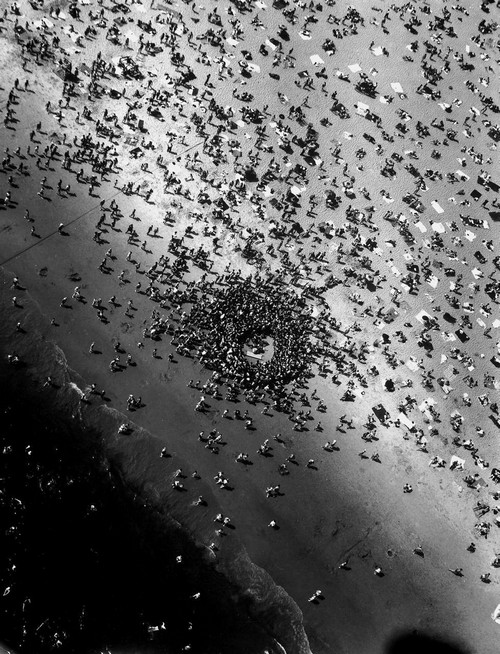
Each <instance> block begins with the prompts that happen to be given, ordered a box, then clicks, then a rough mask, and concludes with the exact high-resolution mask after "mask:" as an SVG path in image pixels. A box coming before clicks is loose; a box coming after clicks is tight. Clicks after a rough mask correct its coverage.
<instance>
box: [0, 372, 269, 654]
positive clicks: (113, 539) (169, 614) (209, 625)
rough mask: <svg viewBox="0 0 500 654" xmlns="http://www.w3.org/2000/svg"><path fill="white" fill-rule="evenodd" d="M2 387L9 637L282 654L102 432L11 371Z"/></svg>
mask: <svg viewBox="0 0 500 654" xmlns="http://www.w3.org/2000/svg"><path fill="white" fill-rule="evenodd" d="M16 374H17V375H19V371H17V373H16ZM18 379H19V382H21V379H20V377H19V378H18ZM0 381H1V382H2V386H3V388H4V389H5V390H4V391H3V393H2V395H1V396H0V449H1V450H2V451H3V455H2V458H1V460H0V491H1V492H0V529H1V531H2V534H4V536H3V538H2V541H3V547H2V551H3V556H2V559H1V561H0V588H2V589H6V591H5V592H3V596H0V624H1V625H2V626H1V628H0V631H1V633H0V638H1V639H2V640H3V641H4V642H5V643H6V644H7V645H8V646H9V647H12V648H14V649H15V650H16V651H17V652H18V654H24V653H29V654H32V653H33V652H36V653H37V654H49V652H50V653H51V652H55V651H57V652H58V653H60V654H69V653H71V654H94V652H95V653H97V652H101V651H106V649H105V648H106V647H109V648H112V651H115V649H114V648H117V647H118V648H120V649H122V648H125V649H126V650H127V651H129V650H130V651H142V652H147V653H148V654H150V653H154V652H163V653H165V654H170V653H173V652H175V653H177V652H182V651H188V650H185V649H184V648H185V647H186V646H190V649H189V651H190V652H191V653H194V652H200V653H201V652H202V653H203V654H215V653H217V654H226V653H227V654H229V653H231V654H238V653H241V654H243V653H244V654H252V653H254V652H255V653H257V652H262V651H264V650H265V649H267V650H268V651H270V652H273V651H275V650H274V648H273V646H272V644H271V643H272V641H271V638H270V637H269V636H268V634H267V633H266V632H265V631H264V630H263V629H262V628H261V627H260V625H258V624H257V623H256V622H254V621H253V620H252V619H250V618H249V615H248V612H247V608H248V607H247V604H246V602H245V601H244V600H238V595H237V589H236V588H235V587H234V586H232V585H231V584H230V583H229V582H228V581H227V580H226V579H225V578H224V577H222V576H221V575H220V574H219V573H217V572H216V571H215V569H214V568H213V567H212V566H211V565H210V564H209V563H207V561H206V559H205V558H204V555H203V553H202V551H201V550H199V549H198V548H197V547H196V546H195V545H194V544H193V543H192V541H191V540H190V539H188V537H187V536H186V534H185V532H183V531H182V530H181V529H179V528H176V527H175V526H173V525H171V524H170V522H169V521H168V520H166V519H165V516H163V515H161V514H159V513H158V511H157V510H156V509H155V507H153V506H151V505H149V504H148V503H145V501H144V500H143V499H142V498H141V497H140V496H138V495H136V494H135V493H134V492H133V490H132V489H130V488H128V487H127V484H126V483H125V481H124V475H123V471H121V470H118V469H114V468H113V466H111V465H110V463H109V462H108V461H107V460H105V459H104V458H103V455H102V453H101V452H102V448H101V446H100V441H101V436H100V435H99V434H97V433H89V431H88V430H86V431H85V432H84V431H83V430H82V429H81V428H80V427H79V426H78V424H77V423H76V422H75V421H70V420H65V419H63V418H62V417H61V416H60V414H58V413H56V412H55V411H54V409H53V408H52V407H51V405H50V404H49V401H50V400H49V399H47V398H46V397H45V396H43V399H41V397H39V396H35V395H34V396H33V397H29V396H28V395H27V389H26V386H25V385H23V384H21V383H19V384H15V385H12V384H11V383H9V384H5V383H4V382H5V379H4V378H3V375H2V372H1V371H0ZM60 392H63V391H60ZM179 556H181V557H182V561H181V562H180V563H179V562H178V559H177V557H179ZM198 593H200V595H199V597H198V596H197V594H198Z"/></svg>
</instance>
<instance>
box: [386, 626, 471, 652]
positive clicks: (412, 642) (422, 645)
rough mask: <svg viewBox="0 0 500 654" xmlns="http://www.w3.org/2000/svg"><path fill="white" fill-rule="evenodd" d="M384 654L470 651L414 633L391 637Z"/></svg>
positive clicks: (446, 641) (438, 639)
mask: <svg viewBox="0 0 500 654" xmlns="http://www.w3.org/2000/svg"><path fill="white" fill-rule="evenodd" d="M384 654H470V651H469V650H465V649H464V648H463V647H462V646H461V645H458V644H457V643H453V642H451V641H449V640H444V639H443V638H441V637H438V636H433V635H426V634H419V633H417V632H416V631H414V632H409V633H399V634H397V635H396V636H393V637H392V638H391V640H390V641H389V643H388V644H387V646H386V648H385V650H384Z"/></svg>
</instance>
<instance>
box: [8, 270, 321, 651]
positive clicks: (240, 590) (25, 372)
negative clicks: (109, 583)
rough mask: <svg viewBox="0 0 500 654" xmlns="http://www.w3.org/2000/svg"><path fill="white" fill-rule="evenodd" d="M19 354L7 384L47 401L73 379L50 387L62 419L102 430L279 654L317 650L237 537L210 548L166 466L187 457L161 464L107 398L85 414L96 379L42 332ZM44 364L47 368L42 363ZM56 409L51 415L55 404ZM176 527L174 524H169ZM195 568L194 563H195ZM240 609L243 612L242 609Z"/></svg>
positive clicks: (145, 497) (152, 507) (208, 527)
mask: <svg viewBox="0 0 500 654" xmlns="http://www.w3.org/2000/svg"><path fill="white" fill-rule="evenodd" d="M4 275H5V276H7V273H6V272H5V271H3V270H2V276H4ZM24 301H25V303H26V305H31V307H30V308H28V306H27V307H26V308H27V311H28V312H29V313H30V314H31V320H30V322H31V323H32V322H33V314H35V313H38V308H37V307H36V306H35V304H34V303H33V301H32V300H31V298H29V296H28V294H25V299H24ZM0 303H1V302H0ZM38 319H39V320H40V321H41V322H42V321H44V320H45V319H44V318H43V317H42V316H41V314H40V315H39V316H38ZM9 345H10V344H9V342H8V339H6V338H5V325H4V329H2V333H1V335H0V351H1V353H2V359H3V360H4V361H5V357H6V354H7V353H8V352H9V351H10V350H11V348H10V347H9ZM42 350H43V354H42ZM50 350H52V352H51V353H50ZM16 352H18V353H19V355H20V357H21V360H22V361H25V365H23V366H22V367H20V368H16V367H15V366H12V367H9V368H8V369H7V370H6V366H5V364H2V367H3V374H1V373H0V374H1V376H2V378H3V380H4V381H5V376H6V375H5V373H8V377H10V379H11V381H14V380H16V386H17V387H18V388H21V387H23V384H22V383H21V384H19V380H17V379H16V378H18V377H23V376H24V377H26V378H28V379H29V380H30V382H31V384H30V386H31V388H30V387H29V386H27V387H26V388H25V389H24V391H23V392H24V393H25V394H26V395H27V396H29V395H30V394H31V393H33V392H34V393H35V394H36V397H37V398H38V401H43V399H42V398H43V395H44V394H45V392H46V390H47V389H45V390H42V391H38V393H37V392H36V390H35V387H36V386H38V387H40V383H41V382H42V381H43V378H44V377H45V376H46V375H51V376H52V377H53V378H54V379H64V380H65V381H64V382H63V383H62V384H60V385H59V387H58V388H57V389H54V390H53V389H48V390H49V393H51V397H50V399H49V400H48V402H49V406H50V404H53V410H52V411H53V412H56V413H57V414H58V419H60V420H62V421H67V420H68V419H71V420H73V421H74V423H75V430H76V431H77V432H78V433H86V432H87V433H91V432H94V433H95V434H96V436H94V437H93V439H97V440H98V441H99V442H98V445H97V447H98V448H99V451H100V454H101V456H102V457H103V463H104V465H105V467H107V466H109V467H110V469H114V470H115V474H117V475H118V477H119V478H120V479H121V481H122V483H123V486H124V490H125V489H126V492H127V493H131V494H132V496H133V497H134V499H135V501H136V502H137V501H138V502H139V503H142V502H144V505H145V506H148V511H149V512H150V513H151V516H152V517H153V516H156V518H157V519H158V526H160V525H161V523H162V522H165V524H164V528H165V529H166V531H167V532H170V531H171V529H172V528H174V529H175V528H177V529H180V530H181V532H182V533H185V534H186V536H187V538H188V540H189V541H190V542H192V543H193V546H194V547H195V548H196V550H198V551H199V552H200V556H201V557H202V559H203V560H204V563H203V565H205V566H207V567H209V568H213V569H214V571H216V573H217V574H220V575H222V576H223V577H224V578H225V579H227V581H228V583H229V584H231V585H233V586H234V591H233V592H232V593H231V597H232V599H231V600H230V603H231V602H233V601H234V602H235V604H234V606H235V607H236V606H238V605H243V606H245V605H246V607H247V610H248V612H249V617H251V619H252V620H254V621H255V625H256V629H264V630H265V632H266V633H267V634H269V636H272V637H273V638H274V639H275V641H276V643H275V645H276V647H277V649H276V654H280V653H281V652H282V651H285V650H286V652H287V653H288V654H294V653H295V654H309V653H310V649H309V647H308V644H307V637H306V636H305V632H304V631H303V627H302V624H301V621H302V615H301V613H300V611H299V610H298V607H296V605H295V603H294V602H293V600H292V599H291V598H290V597H289V596H288V595H287V594H286V593H285V592H284V590H283V589H282V588H280V587H279V586H277V585H276V584H275V583H274V581H273V580H272V578H271V577H270V575H268V573H266V572H265V571H264V570H262V569H261V568H259V567H258V566H256V565H255V564H253V563H252V562H251V560H250V558H249V557H248V554H247V552H246V551H245V549H244V548H243V546H242V544H241V543H240V542H239V539H238V537H237V535H235V536H232V537H231V538H230V539H226V541H225V542H224V545H223V546H222V547H221V548H220V549H218V551H217V552H216V553H214V552H211V551H210V550H208V553H207V548H206V545H203V541H206V539H207V537H208V536H209V534H210V532H211V531H212V530H213V526H212V525H213V522H212V520H211V519H210V518H209V516H208V515H207V511H206V510H203V509H202V513H203V514H205V515H203V516H201V517H200V516H198V517H195V519H194V520H193V519H192V516H191V519H190V517H189V511H186V508H187V506H186V502H185V501H184V498H183V499H182V500H181V501H178V500H179V494H178V493H177V492H176V491H172V490H171V489H169V486H170V484H167V482H166V481H165V467H166V466H165V463H166V464H167V478H169V477H173V472H174V471H175V470H176V469H178V468H182V467H185V462H183V461H182V459H180V458H179V457H178V456H177V455H173V456H169V458H168V459H167V460H165V459H161V461H160V460H159V457H158V454H157V446H156V447H155V445H156V443H157V442H158V439H157V438H156V437H154V436H152V435H151V434H149V433H148V432H147V431H146V430H145V429H143V428H141V427H139V426H138V425H136V424H134V423H133V420H130V418H129V416H125V415H124V414H123V413H121V412H120V411H118V410H117V409H115V408H113V407H109V406H107V405H106V404H105V403H101V404H99V405H96V406H92V407H91V408H90V407H86V409H87V410H86V411H85V415H84V413H83V412H82V408H83V405H82V404H81V403H80V402H79V397H81V396H82V395H83V390H82V389H84V388H85V387H87V388H88V384H86V383H85V382H84V380H82V379H81V377H80V376H79V375H78V374H77V373H76V372H75V371H74V370H72V369H71V368H69V366H68V364H67V361H66V357H65V354H64V353H63V352H62V350H61V349H60V348H59V347H58V346H56V345H55V344H52V343H50V342H48V341H45V340H42V339H41V335H40V333H36V332H31V333H30V336H26V338H24V339H23V350H22V351H20V350H19V349H18V348H16ZM35 352H36V353H37V354H36V357H37V359H36V361H35V362H32V361H30V358H31V357H32V356H33V355H34V353H35ZM25 357H26V359H25ZM38 357H39V358H38ZM42 362H43V370H41V369H40V368H39V367H38V364H39V363H42ZM9 387H11V386H10V384H9ZM11 388H12V387H11ZM89 408H90V410H88V409H89ZM48 413H49V414H50V413H51V409H49V410H48ZM123 422H128V423H130V424H131V425H133V433H132V434H131V435H126V436H121V435H119V434H118V433H117V429H118V426H119V425H120V424H122V423H123ZM158 463H160V464H161V465H158ZM101 465H102V463H101ZM198 491H200V494H202V495H203V497H204V498H205V499H206V501H207V506H209V507H210V508H209V513H210V514H212V513H215V512H218V509H217V500H216V498H215V497H214V496H213V494H212V492H211V491H210V489H209V488H208V486H207V485H206V483H204V482H203V481H200V482H199V485H198V487H197V492H198ZM190 495H192V493H190ZM169 524H170V525H171V527H168V525H169ZM187 565H188V566H189V562H187ZM235 610H236V609H235ZM237 610H238V611H240V610H241V608H239V609H237ZM278 638H279V639H280V640H281V641H282V643H285V644H286V647H284V648H283V645H279V642H278ZM281 648H283V649H281Z"/></svg>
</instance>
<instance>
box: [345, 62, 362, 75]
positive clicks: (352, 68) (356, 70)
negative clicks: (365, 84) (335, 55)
mask: <svg viewBox="0 0 500 654" xmlns="http://www.w3.org/2000/svg"><path fill="white" fill-rule="evenodd" d="M347 68H349V70H350V71H351V73H359V71H360V70H361V66H360V65H359V64H351V65H350V66H347Z"/></svg>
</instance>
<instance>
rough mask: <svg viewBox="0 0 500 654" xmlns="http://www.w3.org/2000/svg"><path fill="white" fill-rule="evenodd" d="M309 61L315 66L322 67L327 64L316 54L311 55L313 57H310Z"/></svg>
mask: <svg viewBox="0 0 500 654" xmlns="http://www.w3.org/2000/svg"><path fill="white" fill-rule="evenodd" d="M309 59H310V60H311V62H312V63H313V64H314V65H315V66H321V64H324V63H325V62H324V61H323V59H321V57H320V56H319V55H317V54H315V55H311V56H310V57H309Z"/></svg>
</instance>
